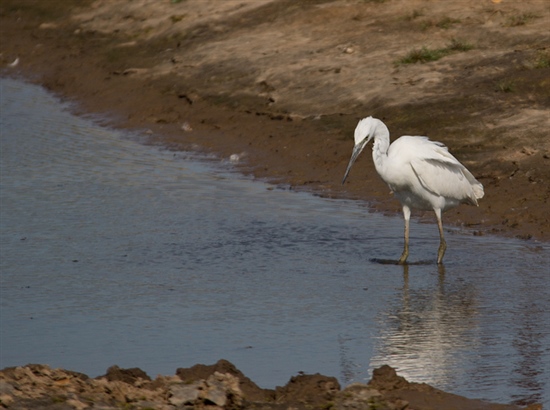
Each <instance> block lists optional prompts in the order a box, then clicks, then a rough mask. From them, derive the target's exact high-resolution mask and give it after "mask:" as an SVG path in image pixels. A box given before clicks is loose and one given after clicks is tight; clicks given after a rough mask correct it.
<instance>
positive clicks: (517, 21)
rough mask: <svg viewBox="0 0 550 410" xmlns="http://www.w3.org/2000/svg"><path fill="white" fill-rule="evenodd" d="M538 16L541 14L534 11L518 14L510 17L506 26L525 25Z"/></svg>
mask: <svg viewBox="0 0 550 410" xmlns="http://www.w3.org/2000/svg"><path fill="white" fill-rule="evenodd" d="M537 18H540V16H539V15H537V14H534V13H523V14H516V15H514V16H510V17H508V19H507V20H506V23H505V24H504V26H505V27H517V26H524V25H525V24H528V23H530V22H531V21H533V20H535V19H537Z"/></svg>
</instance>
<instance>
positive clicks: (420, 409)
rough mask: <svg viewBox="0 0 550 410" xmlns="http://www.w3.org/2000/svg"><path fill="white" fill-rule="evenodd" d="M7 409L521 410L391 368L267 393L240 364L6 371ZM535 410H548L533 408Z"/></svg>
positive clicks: (0, 380)
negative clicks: (154, 370) (345, 382)
mask: <svg viewBox="0 0 550 410" xmlns="http://www.w3.org/2000/svg"><path fill="white" fill-rule="evenodd" d="M0 405H1V406H2V407H4V408H10V409H11V408H13V409H30V410H31V409H52V410H54V409H55V410H65V409H67V410H69V409H79V410H81V409H88V408H101V409H105V410H108V409H121V408H124V409H136V410H137V409H157V410H163V409H165V410H170V409H211V410H215V409H230V410H238V409H243V410H244V409H264V410H269V409H274V410H280V409H290V408H292V409H341V410H351V409H378V410H413V409H414V410H436V409H437V410H451V409H453V410H457V409H463V410H466V409H467V410H519V409H520V407H518V406H513V405H503V404H493V403H487V402H483V401H480V400H471V399H467V398H464V397H461V396H457V395H453V394H449V393H445V392H443V391H441V390H438V389H435V388H433V387H431V386H429V385H427V384H419V383H410V382H408V381H407V380H405V379H404V378H403V377H401V376H399V375H397V374H396V372H395V370H394V369H393V368H391V367H389V366H382V367H380V368H378V369H375V370H374V371H373V377H372V379H371V381H370V382H369V383H368V384H359V383H356V384H352V385H350V386H348V387H346V388H345V389H341V387H340V385H339V383H338V381H337V380H336V378H334V377H327V376H323V375H320V374H314V375H306V374H301V375H298V376H294V377H291V378H290V380H289V382H288V383H287V384H286V385H285V386H282V387H277V388H275V389H274V390H271V389H262V388H260V387H258V386H257V385H256V384H255V383H254V382H253V381H252V380H250V379H249V378H248V377H246V376H245V375H244V374H243V373H242V372H241V371H240V370H238V369H237V368H236V367H235V366H234V365H233V364H231V363H230V362H228V361H226V360H220V361H218V362H217V363H216V364H214V365H200V364H199V365H195V366H193V367H190V368H179V369H177V371H176V374H175V375H174V376H157V377H156V378H155V379H151V378H150V377H149V376H148V375H147V374H146V373H145V372H144V371H142V370H141V369H139V368H132V369H121V368H119V367H118V366H112V367H110V368H109V369H108V370H107V373H106V374H105V375H103V376H99V377H97V378H94V379H92V378H90V377H88V376H87V375H85V374H82V373H77V372H74V371H69V370H63V369H52V368H50V367H48V366H46V365H38V364H34V365H27V366H21V367H11V368H6V369H3V370H2V371H0ZM525 409H529V410H537V409H542V406H539V405H531V406H529V407H525Z"/></svg>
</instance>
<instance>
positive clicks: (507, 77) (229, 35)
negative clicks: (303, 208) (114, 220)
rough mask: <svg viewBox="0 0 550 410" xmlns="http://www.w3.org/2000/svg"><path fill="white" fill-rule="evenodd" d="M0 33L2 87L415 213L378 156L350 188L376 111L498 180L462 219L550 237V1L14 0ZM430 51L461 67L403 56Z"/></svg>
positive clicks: (469, 225)
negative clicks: (41, 91) (23, 84)
mask: <svg viewBox="0 0 550 410" xmlns="http://www.w3.org/2000/svg"><path fill="white" fill-rule="evenodd" d="M0 23H1V24H0V25H1V28H0V30H1V31H0V33H1V40H2V44H1V56H0V63H1V64H2V65H3V66H4V67H5V68H4V71H3V73H4V75H16V76H17V75H18V76H24V77H26V78H29V79H31V80H32V81H34V82H37V83H40V84H43V85H45V86H46V87H47V88H49V89H50V90H52V91H54V92H56V93H57V94H58V95H60V96H62V97H64V98H67V99H70V100H72V101H78V107H79V108H78V109H79V110H80V111H81V112H86V113H88V112H93V113H104V114H107V115H108V116H109V118H110V124H111V125H115V126H119V127H129V128H136V129H141V130H149V132H150V133H152V138H151V140H152V142H154V143H161V144H165V145H168V146H170V147H173V148H174V149H193V150H203V151H208V152H213V153H216V154H217V155H218V156H219V157H221V158H225V159H228V158H230V156H231V155H232V154H237V155H235V156H233V159H234V160H235V159H236V158H238V161H237V160H235V161H234V162H238V163H237V164H236V166H237V167H238V169H239V170H240V171H242V172H243V173H249V174H253V175H254V176H256V177H258V178H262V179H266V180H269V181H271V182H273V183H275V184H283V185H284V186H290V187H292V188H293V189H306V190H309V191H312V192H314V193H316V194H319V195H322V196H328V197H348V198H358V199H365V200H368V201H369V207H370V209H371V210H381V211H384V212H389V213H394V212H400V206H399V204H398V202H397V201H396V200H395V199H393V198H392V197H391V195H390V194H389V190H388V188H387V187H386V186H385V185H384V183H383V182H382V181H381V180H380V178H379V177H378V176H377V175H376V173H375V171H374V168H373V165H372V160H371V158H369V157H368V155H363V157H362V158H361V159H360V160H359V161H358V163H359V165H356V167H355V169H354V170H353V171H352V174H351V176H350V178H349V179H348V181H347V182H346V184H345V186H341V184H340V181H341V179H342V176H343V172H344V170H345V167H346V165H347V162H348V159H349V155H350V153H351V148H352V145H353V140H352V134H353V129H354V127H355V125H356V123H357V120H358V119H360V118H362V117H365V116H367V115H373V116H376V117H378V118H381V119H382V120H383V121H385V122H386V124H387V125H388V126H389V128H390V131H391V132H392V134H393V135H394V136H399V135H402V134H408V135H428V136H429V137H431V138H432V139H435V140H439V141H442V142H443V143H445V144H446V145H447V146H449V148H450V150H451V152H453V153H454V154H455V156H456V157H457V158H459V160H461V161H462V162H463V163H464V164H465V165H466V166H467V167H468V168H469V169H470V170H471V171H472V172H473V174H474V175H475V176H476V177H477V178H478V179H479V180H480V182H482V183H483V184H484V186H485V193H486V195H485V198H484V199H483V200H482V201H481V204H480V206H479V208H476V207H468V206H462V207H459V208H457V209H456V210H451V211H449V212H448V213H447V214H446V216H445V222H446V223H447V224H448V225H455V226H457V227H462V228H463V229H462V231H463V232H464V233H470V234H472V233H473V234H484V233H487V232H491V233H497V234H503V235H507V236H516V237H519V238H524V239H529V238H535V239H542V240H548V239H549V238H550V229H549V224H550V216H549V215H550V212H549V210H550V207H549V198H550V185H549V181H550V138H549V136H548V129H549V125H550V67H549V65H550V63H549V60H550V49H549V48H548V47H550V46H549V44H550V30H549V29H548V27H550V3H549V2H548V1H546V0H530V1H521V2H519V1H507V0H502V1H500V0H492V1H489V0H482V1H480V0H461V1H455V2H442V1H434V0H386V1H384V0H310V1H306V0H304V1H300V2H297V1H295V0H235V1H234V0H225V1H218V0H172V1H168V0H167V1H164V2H158V1H154V0H127V1H125V0H118V1H112V0H98V1H77V0H67V1H64V2H55V1H51V2H50V1H46V2H44V1H39V0H3V1H2V3H1V6H0ZM423 48H424V51H426V52H428V54H429V52H431V54H432V55H433V54H434V53H436V52H438V50H439V52H441V50H444V51H443V53H444V54H445V56H444V57H443V58H440V59H439V60H437V61H432V62H426V63H422V62H418V63H414V64H405V63H403V62H401V63H400V62H399V61H400V60H401V59H403V58H404V57H406V56H407V55H409V53H411V52H412V51H414V50H416V51H418V50H422V49H423ZM425 54H426V53H425ZM416 57H417V58H421V57H422V55H421V53H418V52H417V54H416ZM16 58H19V60H18V64H17V65H15V66H14V67H11V66H10V64H11V63H13V62H14V61H15V59H16ZM419 215H420V216H421V219H425V220H427V221H430V222H433V219H434V218H433V216H432V215H431V213H428V214H426V215H425V216H422V214H419ZM436 232H437V231H436V229H435V226H434V236H435V237H437V233H436Z"/></svg>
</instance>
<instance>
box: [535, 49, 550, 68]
mask: <svg viewBox="0 0 550 410" xmlns="http://www.w3.org/2000/svg"><path fill="white" fill-rule="evenodd" d="M534 67H535V68H549V67H550V53H548V52H543V51H541V52H539V53H538V55H537V59H536V60H535V64H534Z"/></svg>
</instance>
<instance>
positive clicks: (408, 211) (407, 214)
mask: <svg viewBox="0 0 550 410" xmlns="http://www.w3.org/2000/svg"><path fill="white" fill-rule="evenodd" d="M403 219H404V220H405V246H404V247H403V253H402V254H401V257H400V258H399V261H398V262H397V263H399V264H400V265H403V264H404V263H405V261H406V260H407V257H408V256H409V221H410V219H411V209H410V208H409V207H408V206H406V205H403Z"/></svg>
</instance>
